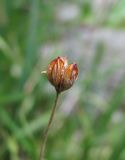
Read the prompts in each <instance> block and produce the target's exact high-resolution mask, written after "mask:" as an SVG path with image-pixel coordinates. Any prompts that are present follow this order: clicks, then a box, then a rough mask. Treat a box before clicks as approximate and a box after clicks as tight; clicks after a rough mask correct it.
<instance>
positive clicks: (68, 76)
mask: <svg viewBox="0 0 125 160" xmlns="http://www.w3.org/2000/svg"><path fill="white" fill-rule="evenodd" d="M77 76H78V67H77V64H70V65H68V67H67V68H66V70H65V74H64V84H63V85H64V88H65V90H66V89H69V88H70V87H71V86H72V85H73V83H74V81H75V80H76V79H77Z"/></svg>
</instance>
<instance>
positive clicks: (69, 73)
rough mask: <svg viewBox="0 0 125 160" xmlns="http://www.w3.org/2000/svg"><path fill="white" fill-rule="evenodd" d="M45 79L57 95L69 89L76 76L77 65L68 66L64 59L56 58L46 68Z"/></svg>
mask: <svg viewBox="0 0 125 160" xmlns="http://www.w3.org/2000/svg"><path fill="white" fill-rule="evenodd" d="M46 73H47V78H48V80H49V81H50V83H51V84H52V85H53V86H54V87H55V89H56V91H57V92H58V93H60V92H62V91H65V90H67V89H69V88H70V87H71V86H72V85H73V83H74V82H75V80H76V79H77V76H78V67H77V64H75V63H72V64H69V65H68V60H67V58H65V57H57V58H56V59H54V60H53V61H51V62H50V64H49V65H48V68H47V72H46Z"/></svg>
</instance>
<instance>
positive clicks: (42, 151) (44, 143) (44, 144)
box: [39, 92, 59, 160]
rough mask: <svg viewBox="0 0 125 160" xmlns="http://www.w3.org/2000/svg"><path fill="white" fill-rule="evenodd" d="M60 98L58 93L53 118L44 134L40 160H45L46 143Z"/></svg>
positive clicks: (52, 113) (51, 117)
mask: <svg viewBox="0 0 125 160" xmlns="http://www.w3.org/2000/svg"><path fill="white" fill-rule="evenodd" d="M58 97H59V93H58V92H57V93H56V98H55V102H54V106H53V108H52V112H51V116H50V119H49V122H48V125H47V128H46V130H45V133H44V137H43V143H42V145H41V150H40V157H39V160H44V153H45V148H46V142H47V139H48V133H49V129H50V127H51V124H52V120H53V117H54V114H55V110H56V107H57V101H58Z"/></svg>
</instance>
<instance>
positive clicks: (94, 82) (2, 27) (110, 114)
mask: <svg viewBox="0 0 125 160" xmlns="http://www.w3.org/2000/svg"><path fill="white" fill-rule="evenodd" d="M65 2H66V1H65ZM73 2H74V3H75V4H78V6H79V8H80V11H81V12H80V15H79V16H78V17H77V19H76V20H74V21H73V22H66V23H62V24H61V22H58V20H57V19H56V18H55V11H56V7H59V5H60V4H61V3H62V2H61V1H57V0H53V1H42V0H26V1H24V0H13V1H11V0H1V1H0V159H1V160H21V159H23V160H37V159H38V157H39V152H40V145H41V143H42V136H43V133H44V129H45V127H46V125H47V122H48V119H49V116H50V113H51V107H52V104H53V103H54V96H55V91H54V89H53V88H52V86H50V85H49V82H48V81H47V80H46V77H45V76H42V75H41V71H42V70H44V69H45V68H46V66H47V64H48V63H49V62H50V60H51V59H53V58H55V57H56V56H57V55H60V53H62V51H57V50H56V49H55V51H54V53H53V54H50V55H45V54H43V53H41V52H40V50H41V47H42V46H43V45H44V44H48V43H50V42H51V43H53V45H54V43H57V42H58V41H59V40H60V39H61V37H62V35H63V33H64V31H67V32H68V31H69V30H70V28H71V29H72V30H73V29H76V28H77V27H79V26H80V25H82V24H85V26H89V25H90V27H95V26H97V28H98V27H100V28H101V27H102V28H110V29H112V30H114V29H115V30H118V29H121V28H122V29H123V30H124V27H125V21H124V19H125V13H124V12H125V0H121V1H119V2H117V4H116V5H115V4H114V5H113V7H111V8H110V9H109V10H108V11H107V12H106V13H107V14H106V15H105V18H104V19H103V20H102V21H99V20H98V18H97V17H96V16H95V15H94V14H93V10H92V5H91V1H90V0H88V1H87V0H85V1H84V3H82V4H80V1H73ZM69 3H72V1H69ZM83 26H84V25H83ZM74 38H75V36H74ZM111 43H112V42H111ZM70 45H71V44H70ZM94 52H95V55H94V56H93V59H92V61H90V65H89V67H88V68H87V67H86V66H85V65H84V64H83V63H84V61H86V60H85V59H84V55H82V54H81V55H80V56H81V57H80V58H78V59H79V61H78V62H77V63H78V64H79V78H78V81H77V82H76V83H75V85H74V86H73V88H74V89H71V90H68V91H66V92H64V93H63V94H62V95H61V96H60V100H59V103H58V106H61V105H63V104H66V105H67V107H68V105H69V104H70V103H69V101H71V98H70V96H69V95H70V93H73V92H74V95H75V92H76V97H78V98H77V100H76V102H74V103H73V105H74V108H73V110H72V111H71V112H69V113H68V114H65V112H66V111H63V109H59V110H58V111H57V113H56V116H55V119H54V123H53V127H52V128H51V132H50V134H49V137H48V142H47V146H46V156H45V157H46V160H69V159H71V160H125V113H124V105H125V75H123V76H122V77H121V79H120V81H118V82H117V85H116V86H115V87H114V88H111V90H110V88H109V89H108V86H109V85H110V84H109V81H108V79H109V78H110V77H111V76H112V75H113V74H116V72H118V71H119V70H121V69H123V67H124V68H125V66H123V65H121V66H117V65H115V64H112V62H111V65H110V66H109V68H107V69H105V70H104V71H101V70H100V68H101V67H102V64H103V60H104V57H105V53H106V50H105V46H103V43H102V42H100V43H99V44H98V45H97V46H96V49H95V51H94ZM62 54H63V55H65V53H62ZM67 56H69V55H67ZM75 56H76V55H75ZM72 57H74V56H72ZM112 58H113V57H112ZM74 59H75V58H74ZM83 68H84V69H83ZM107 84H108V85H107ZM75 88H76V90H75ZM108 92H109V93H108ZM102 93H103V94H104V95H102ZM77 94H78V95H77ZM68 96H69V100H68ZM65 101H66V102H68V103H63V102H65ZM71 104H72V102H71ZM70 108H71V106H70ZM67 115H68V116H67ZM117 116H118V118H119V119H118V120H117ZM114 118H115V120H113V119H114Z"/></svg>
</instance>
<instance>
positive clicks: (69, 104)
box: [60, 86, 80, 116]
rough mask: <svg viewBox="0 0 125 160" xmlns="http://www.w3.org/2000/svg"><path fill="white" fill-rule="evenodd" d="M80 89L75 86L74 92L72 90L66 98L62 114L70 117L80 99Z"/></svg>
mask: <svg viewBox="0 0 125 160" xmlns="http://www.w3.org/2000/svg"><path fill="white" fill-rule="evenodd" d="M79 94H80V91H79V88H77V87H75V86H73V88H72V91H71V90H70V91H69V92H68V94H67V96H66V97H65V100H64V102H63V103H62V105H61V107H60V112H61V113H64V114H65V116H68V115H69V114H70V113H71V112H72V111H73V109H74V107H75V105H76V103H77V101H78V99H79Z"/></svg>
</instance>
